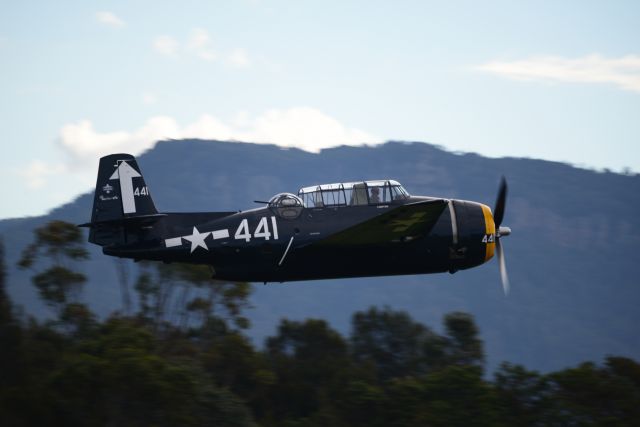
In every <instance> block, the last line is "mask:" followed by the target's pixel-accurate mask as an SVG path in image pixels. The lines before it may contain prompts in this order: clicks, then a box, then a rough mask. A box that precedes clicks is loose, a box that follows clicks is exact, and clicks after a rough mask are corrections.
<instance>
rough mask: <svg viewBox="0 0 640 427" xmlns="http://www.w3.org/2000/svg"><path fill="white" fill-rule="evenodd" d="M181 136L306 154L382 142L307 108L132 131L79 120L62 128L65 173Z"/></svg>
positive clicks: (167, 122)
mask: <svg viewBox="0 0 640 427" xmlns="http://www.w3.org/2000/svg"><path fill="white" fill-rule="evenodd" d="M180 138H201V139H217V140H228V141H231V140H238V141H246V142H256V143H270V144H277V145H280V146H283V147H296V148H301V149H303V150H306V151H310V152H318V151H320V150H321V149H323V148H328V147H335V146H339V145H361V144H365V143H369V144H372V143H378V142H381V140H380V139H379V138H376V137H374V136H373V135H371V134H368V133H367V132H364V131H362V130H360V129H357V128H350V127H347V126H345V125H343V124H341V123H340V122H339V121H338V120H336V119H335V118H333V117H331V116H329V115H327V114H325V113H323V112H321V111H319V110H317V109H314V108H310V107H296V108H290V109H287V110H278V109H272V110H268V111H266V112H264V113H263V114H261V115H259V116H257V117H251V116H249V115H248V114H247V113H239V114H238V115H237V116H236V117H235V118H233V119H232V120H229V121H224V120H222V119H220V118H217V117H215V116H212V115H210V114H203V115H202V116H200V117H199V118H198V119H197V120H195V121H194V122H192V123H189V124H187V125H185V126H180V125H179V124H178V123H177V122H176V120H175V119H173V118H171V117H167V116H158V117H152V118H150V119H148V120H147V121H146V122H145V123H144V124H143V125H142V126H141V127H140V128H138V129H136V130H133V131H123V130H120V131H113V132H98V131H96V130H95V129H94V127H93V124H92V123H91V121H89V120H81V121H79V122H77V123H71V124H67V125H65V126H63V127H62V129H61V130H60V144H61V147H62V148H63V150H64V151H65V152H66V153H68V154H69V155H70V159H71V160H72V162H71V164H70V165H69V168H68V169H69V170H75V169H78V168H82V167H93V165H94V163H95V160H96V159H97V158H99V157H101V156H104V155H106V154H109V153H115V152H128V153H131V154H139V153H141V152H142V151H144V150H146V149H148V148H151V147H152V146H153V145H154V143H155V142H156V141H158V140H165V139H180Z"/></svg>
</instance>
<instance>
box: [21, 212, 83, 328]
mask: <svg viewBox="0 0 640 427" xmlns="http://www.w3.org/2000/svg"><path fill="white" fill-rule="evenodd" d="M34 234H35V240H34V242H33V243H31V244H30V245H29V246H28V247H27V248H26V249H25V250H24V251H23V252H22V257H21V258H20V260H19V261H18V266H19V267H21V268H33V267H34V265H35V264H36V262H37V261H38V260H40V261H42V262H41V264H42V263H43V262H44V263H45V264H46V262H45V261H44V260H43V258H46V259H48V260H49V263H48V264H49V266H48V267H46V268H41V269H40V271H39V272H38V271H36V274H35V275H34V276H33V278H32V281H33V284H34V285H35V286H36V288H37V289H38V292H39V294H40V297H41V298H42V299H43V300H44V301H45V302H46V303H47V304H48V305H49V306H50V307H51V308H53V309H55V310H57V311H58V314H59V315H60V314H62V312H63V311H64V307H65V305H66V304H68V303H71V302H76V301H77V299H78V296H79V294H80V289H81V287H82V285H83V284H84V282H86V280H87V279H86V276H85V275H84V274H82V273H77V272H75V271H73V270H71V268H70V266H69V264H70V262H72V261H78V260H84V259H87V258H88V257H89V253H88V252H87V251H86V249H85V248H84V239H83V235H82V232H81V231H80V229H79V228H78V227H76V226H75V225H73V224H70V223H68V222H64V221H55V220H54V221H51V222H49V223H47V224H45V225H43V226H42V227H39V228H37V229H36V230H35V231H34Z"/></svg>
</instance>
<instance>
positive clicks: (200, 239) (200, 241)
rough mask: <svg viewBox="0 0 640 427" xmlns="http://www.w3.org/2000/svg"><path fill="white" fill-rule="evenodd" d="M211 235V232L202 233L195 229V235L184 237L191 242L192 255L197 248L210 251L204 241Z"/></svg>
mask: <svg viewBox="0 0 640 427" xmlns="http://www.w3.org/2000/svg"><path fill="white" fill-rule="evenodd" d="M209 234H211V232H210V231H207V232H206V233H201V232H199V231H198V229H197V228H196V227H193V233H192V234H191V235H190V236H182V238H183V239H185V240H188V241H190V242H191V253H193V251H195V250H196V248H197V247H201V248H204V249H206V250H209V247H208V246H207V244H206V243H205V242H204V239H206V238H207V236H209Z"/></svg>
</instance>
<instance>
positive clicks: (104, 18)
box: [96, 11, 124, 28]
mask: <svg viewBox="0 0 640 427" xmlns="http://www.w3.org/2000/svg"><path fill="white" fill-rule="evenodd" d="M96 19H97V20H98V22H100V23H102V24H105V25H108V26H110V27H115V28H120V27H124V21H123V20H122V19H120V18H118V17H117V16H116V14H115V13H113V12H107V11H102V12H97V13H96Z"/></svg>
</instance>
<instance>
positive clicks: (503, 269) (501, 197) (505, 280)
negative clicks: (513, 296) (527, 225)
mask: <svg viewBox="0 0 640 427" xmlns="http://www.w3.org/2000/svg"><path fill="white" fill-rule="evenodd" d="M506 202H507V180H506V179H505V178H504V176H503V177H502V180H501V181H500V189H499V190H498V198H497V200H496V206H495V209H494V210H493V221H494V223H495V225H496V252H497V255H498V263H499V264H500V279H501V280H502V290H503V291H504V294H505V295H507V294H508V293H509V276H508V275H507V264H506V262H505V259H504V248H503V247H502V243H500V239H501V238H502V237H503V236H508V235H509V234H511V229H510V228H509V227H501V224H502V220H503V219H504V207H505V204H506Z"/></svg>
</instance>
